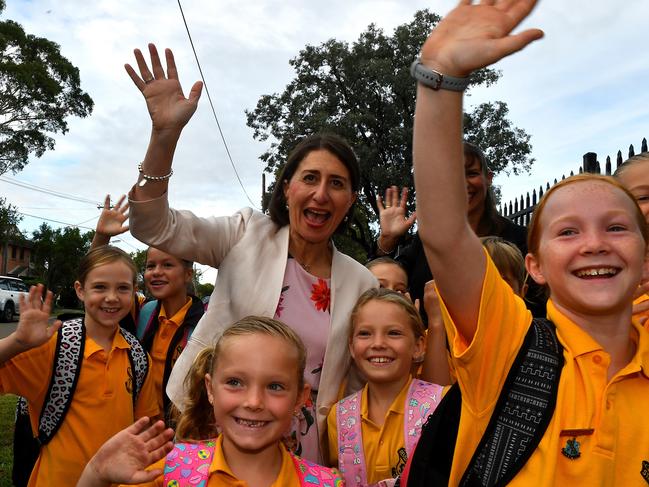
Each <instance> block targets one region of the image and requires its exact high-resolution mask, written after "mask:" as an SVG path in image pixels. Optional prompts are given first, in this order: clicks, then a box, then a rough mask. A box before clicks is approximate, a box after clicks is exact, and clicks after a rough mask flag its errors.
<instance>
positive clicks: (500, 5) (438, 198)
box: [413, 0, 543, 342]
mask: <svg viewBox="0 0 649 487" xmlns="http://www.w3.org/2000/svg"><path fill="white" fill-rule="evenodd" d="M535 3H536V1H535V0H496V1H494V0H484V1H483V2H481V3H480V4H476V5H473V4H472V3H471V1H470V0H462V1H461V2H460V4H459V5H458V6H457V7H456V8H455V9H454V10H452V11H451V12H450V13H449V14H448V15H447V16H446V17H445V18H444V19H442V21H441V22H440V23H439V24H438V25H437V27H436V28H435V29H433V31H432V32H431V34H430V36H429V37H428V39H427V40H426V42H425V43H424V46H423V48H422V50H421V62H422V64H423V65H424V66H425V67H426V68H428V69H433V70H435V71H437V72H439V73H441V74H442V75H448V76H453V77H461V78H464V77H468V76H469V75H470V74H471V72H473V71H474V70H476V69H479V68H482V67H485V66H488V65H489V64H492V63H495V62H496V61H498V60H499V59H501V58H503V57H505V56H507V55H509V54H512V53H513V52H516V51H518V50H520V49H522V48H523V47H525V46H526V45H527V44H529V43H530V42H532V41H533V40H535V39H538V38H540V37H541V36H542V35H543V33H542V32H541V31H540V30H538V29H532V30H526V31H524V32H521V33H519V34H515V35H512V34H511V32H512V30H513V29H514V28H515V27H516V26H517V25H518V24H519V23H520V22H521V21H522V20H523V19H524V18H525V17H526V16H527V15H528V14H529V13H530V11H531V10H532V8H533V7H534V5H535ZM413 159H414V166H415V188H416V190H417V217H418V220H419V235H420V237H421V240H422V242H423V244H424V249H425V251H426V257H427V259H428V264H429V266H430V269H431V271H432V273H433V275H434V276H435V282H436V283H437V288H438V289H439V291H440V294H441V296H442V298H443V299H444V302H445V304H446V306H447V308H448V310H449V312H450V314H451V316H452V318H453V320H454V322H455V324H456V326H457V329H458V331H459V333H461V334H462V336H463V337H464V339H465V340H466V341H467V342H470V341H471V340H472V338H473V335H474V333H475V328H476V325H477V319H478V312H479V306H480V293H481V289H482V280H483V277H484V273H485V257H484V251H483V249H482V245H481V244H480V241H479V240H478V238H477V237H476V236H475V234H474V233H473V231H472V230H471V228H470V226H469V223H468V221H467V216H466V215H467V196H466V190H465V186H466V184H465V180H464V163H463V161H464V159H463V153H462V93H461V92H456V91H450V90H447V89H439V90H433V89H431V88H428V87H425V86H423V85H421V84H420V85H419V86H418V89H417V107H416V111H415V124H414V140H413Z"/></svg>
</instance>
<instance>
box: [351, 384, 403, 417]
mask: <svg viewBox="0 0 649 487" xmlns="http://www.w3.org/2000/svg"><path fill="white" fill-rule="evenodd" d="M411 383H412V376H410V377H409V378H408V380H407V381H406V383H405V384H404V385H403V387H402V388H401V390H400V391H399V394H398V395H397V397H395V398H394V401H392V404H390V407H389V409H388V414H390V413H395V414H403V411H404V407H405V404H406V395H407V394H408V390H409V389H410V384H411ZM367 394H368V384H365V387H363V392H362V396H361V419H364V420H367V421H370V411H369V408H368V406H369V401H368V400H367Z"/></svg>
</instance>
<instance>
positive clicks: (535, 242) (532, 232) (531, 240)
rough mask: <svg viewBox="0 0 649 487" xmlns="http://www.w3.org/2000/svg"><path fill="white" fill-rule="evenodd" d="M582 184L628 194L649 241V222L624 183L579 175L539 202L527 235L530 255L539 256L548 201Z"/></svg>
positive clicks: (644, 237) (640, 226)
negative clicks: (561, 191)
mask: <svg viewBox="0 0 649 487" xmlns="http://www.w3.org/2000/svg"><path fill="white" fill-rule="evenodd" d="M581 182H601V183H604V184H608V185H610V186H613V187H614V188H617V189H619V190H620V191H622V192H623V193H624V194H626V195H627V196H628V197H629V199H630V200H631V201H632V202H633V206H634V208H635V215H634V216H635V219H636V223H637V224H638V228H639V229H640V233H641V234H642V238H643V239H644V241H645V243H647V241H648V240H649V231H648V230H647V222H646V221H645V218H644V215H643V214H642V211H641V210H640V207H639V206H638V203H637V201H636V200H635V198H634V197H633V195H632V194H631V193H630V192H629V190H628V189H626V188H625V187H624V186H623V185H622V183H620V182H619V181H618V180H617V179H615V178H613V177H611V176H602V175H600V174H589V173H584V174H577V175H575V176H570V177H569V178H566V179H563V180H562V181H559V182H558V183H557V184H555V185H554V186H552V187H551V188H550V189H549V190H548V191H547V192H546V193H545V194H544V195H543V198H541V201H539V204H538V206H537V207H536V209H535V210H534V214H533V215H532V221H531V222H530V226H529V229H528V233H527V249H528V251H529V253H530V254H533V255H537V254H538V250H539V242H540V240H541V225H540V223H539V222H540V221H541V215H542V214H543V210H544V209H545V205H546V204H547V201H548V199H549V198H550V197H551V195H552V194H554V193H555V192H556V191H557V190H558V189H560V188H563V187H565V186H569V185H572V184H576V183H581Z"/></svg>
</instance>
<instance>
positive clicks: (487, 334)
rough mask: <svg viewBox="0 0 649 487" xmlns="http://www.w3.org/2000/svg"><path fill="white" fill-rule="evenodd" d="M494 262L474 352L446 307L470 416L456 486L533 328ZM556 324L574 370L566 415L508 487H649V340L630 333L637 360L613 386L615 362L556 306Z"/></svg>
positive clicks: (566, 383)
mask: <svg viewBox="0 0 649 487" xmlns="http://www.w3.org/2000/svg"><path fill="white" fill-rule="evenodd" d="M485 254H486V252H485ZM486 258H487V268H486V272H485V276H484V282H483V287H482V296H481V302H480V312H479V317H478V326H477V329H476V333H475V336H474V338H473V341H472V342H471V343H466V342H465V340H464V339H463V338H462V337H461V336H460V335H459V334H458V332H457V330H456V328H455V325H454V323H453V320H452V319H451V317H450V316H449V314H448V311H447V309H446V307H445V305H444V303H443V300H442V299H441V297H440V303H441V305H442V313H443V316H444V322H445V325H446V330H447V333H448V336H449V344H450V348H451V354H452V360H453V361H454V363H455V369H456V372H457V378H458V382H459V384H460V388H461V391H462V414H461V419H460V424H459V431H458V437H457V444H456V448H455V458H454V461H453V466H452V469H451V477H450V484H449V485H458V482H459V480H460V479H461V478H462V475H463V473H464V471H465V470H466V467H467V465H468V463H469V461H470V459H471V457H472V455H473V453H474V451H475V449H476V447H477V445H478V443H479V441H480V439H481V437H482V435H483V433H484V431H485V429H486V427H487V424H488V422H489V419H490V418H491V415H492V412H493V410H494V407H495V403H496V400H497V398H498V395H499V392H500V389H501V387H502V385H503V382H504V381H505V377H506V376H507V373H508V371H509V369H510V367H511V365H512V362H513V360H514V358H515V356H516V354H517V353H518V350H519V348H520V347H521V344H522V342H523V338H524V336H525V334H526V332H527V330H528V328H529V324H530V322H531V319H532V317H531V315H530V312H529V311H528V310H527V309H526V308H525V304H524V303H523V301H522V300H521V299H520V298H519V297H518V296H515V295H514V293H513V291H512V289H511V288H510V287H509V285H508V284H507V283H506V282H505V281H504V280H503V279H502V278H501V277H500V274H499V273H498V270H497V269H496V267H495V265H494V264H493V262H492V261H491V259H490V258H489V255H488V254H486ZM548 318H549V319H550V320H552V321H553V322H554V324H555V325H556V328H557V336H558V339H559V341H560V342H561V344H562V345H563V347H564V352H563V356H564V361H565V365H564V366H563V370H562V372H561V378H560V381H559V391H558V397H557V405H556V409H555V411H554V415H553V417H552V420H551V421H550V424H549V425H548V428H547V430H546V432H545V434H544V436H543V438H542V439H541V442H540V443H539V446H538V447H537V449H536V450H535V452H534V453H533V454H532V456H531V457H530V458H529V460H528V461H527V463H526V464H525V466H524V467H523V468H522V470H521V471H520V472H519V473H518V475H516V477H514V479H513V480H512V481H511V483H510V484H509V485H510V486H512V487H520V486H530V485H537V486H553V485H589V486H590V485H597V486H625V487H629V486H644V487H646V486H647V482H649V427H647V415H646V405H647V404H649V377H648V375H647V374H648V369H647V367H648V366H649V334H648V333H647V331H646V330H645V329H644V328H643V327H641V326H640V325H639V324H638V323H636V322H634V323H633V324H632V325H631V324H629V333H630V337H631V339H632V340H633V341H634V343H635V345H636V353H635V355H634V357H633V359H632V360H631V362H630V363H629V364H628V365H626V366H625V367H624V368H622V369H621V370H620V371H619V372H617V373H616V374H615V376H614V377H613V378H612V379H611V380H610V381H609V380H607V369H608V365H609V363H610V356H609V355H608V353H606V352H605V351H604V350H603V349H602V347H601V346H600V345H599V344H598V343H597V342H596V341H595V340H594V339H593V338H592V337H591V336H590V335H589V334H588V333H586V332H585V331H584V330H582V329H581V328H580V327H579V326H577V325H576V324H575V323H573V322H572V321H571V320H570V319H568V318H567V317H566V316H565V315H563V314H562V313H561V312H560V311H559V310H558V309H557V308H556V307H555V306H554V304H553V303H552V301H551V300H550V301H548ZM580 430H581V431H580ZM589 430H592V432H590V431H589ZM569 441H570V442H572V443H569ZM575 442H577V443H578V445H577V444H576V443H575ZM562 450H563V452H565V453H569V454H573V456H574V454H575V453H578V457H577V458H573V459H571V458H569V456H568V455H566V454H565V453H563V452H562Z"/></svg>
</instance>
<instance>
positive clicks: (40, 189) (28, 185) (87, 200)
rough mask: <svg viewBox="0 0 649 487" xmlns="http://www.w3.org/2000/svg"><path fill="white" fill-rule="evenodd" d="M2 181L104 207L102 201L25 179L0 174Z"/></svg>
mask: <svg viewBox="0 0 649 487" xmlns="http://www.w3.org/2000/svg"><path fill="white" fill-rule="evenodd" d="M0 181H2V182H5V183H9V184H13V185H15V186H20V187H21V188H25V189H29V190H32V191H38V192H39V193H44V194H47V195H50V196H56V197H57V198H63V199H66V200H71V201H78V202H79V203H87V204H90V205H93V206H97V207H100V208H101V207H103V204H102V203H99V202H97V201H93V200H90V199H88V198H82V197H81V196H73V195H71V194H69V193H63V192H61V191H55V190H53V189H49V188H43V187H41V186H36V185H35V184H30V183H25V182H23V181H18V180H17V179H12V178H8V177H6V176H0Z"/></svg>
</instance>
